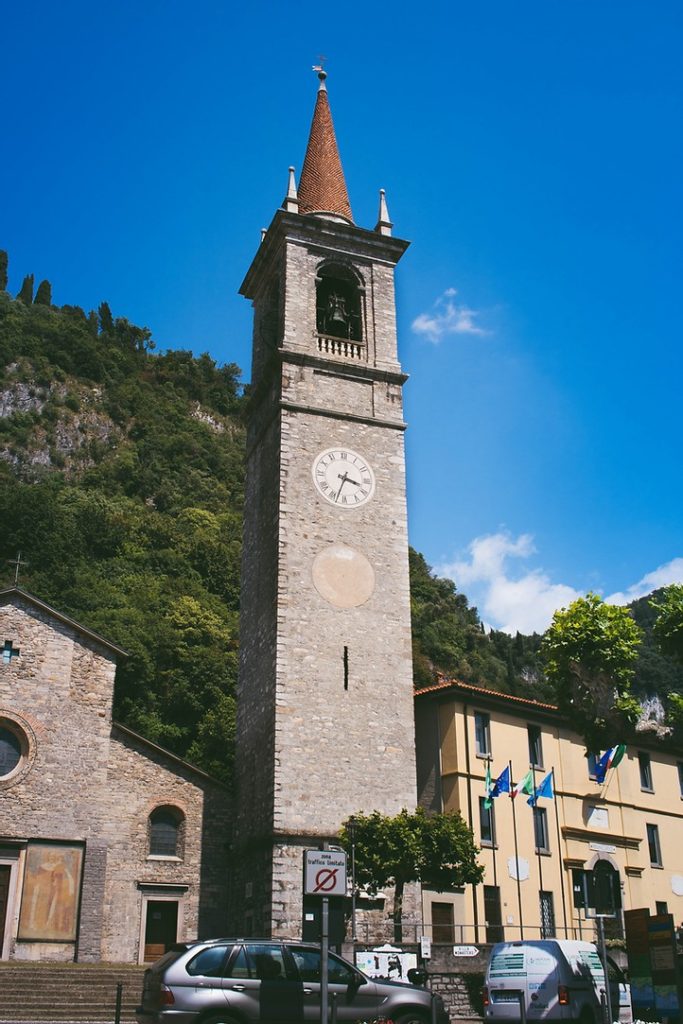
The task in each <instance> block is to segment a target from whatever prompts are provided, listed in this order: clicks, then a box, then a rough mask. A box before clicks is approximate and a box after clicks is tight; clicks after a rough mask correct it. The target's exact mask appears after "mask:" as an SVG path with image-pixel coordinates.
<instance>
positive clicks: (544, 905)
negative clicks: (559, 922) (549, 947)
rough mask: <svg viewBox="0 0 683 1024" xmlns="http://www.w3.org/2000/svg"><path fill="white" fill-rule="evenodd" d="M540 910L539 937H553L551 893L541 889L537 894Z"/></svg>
mask: <svg viewBox="0 0 683 1024" xmlns="http://www.w3.org/2000/svg"><path fill="white" fill-rule="evenodd" d="M538 897H539V904H540V911H541V938H542V939H553V938H554V937H555V906H554V904H553V894H552V893H551V892H546V890H545V889H541V891H540V892H539V894H538Z"/></svg>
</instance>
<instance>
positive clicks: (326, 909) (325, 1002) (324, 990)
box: [320, 896, 330, 1024]
mask: <svg viewBox="0 0 683 1024" xmlns="http://www.w3.org/2000/svg"><path fill="white" fill-rule="evenodd" d="M322 904H323V905H322V930H321V935H320V1021H321V1024H327V1021H328V1007H329V994H328V987H327V979H328V973H327V950H328V948H329V941H330V898H329V896H323V898H322Z"/></svg>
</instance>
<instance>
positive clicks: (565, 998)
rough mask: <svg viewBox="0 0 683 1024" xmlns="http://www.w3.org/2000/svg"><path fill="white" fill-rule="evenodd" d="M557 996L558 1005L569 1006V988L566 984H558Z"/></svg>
mask: <svg viewBox="0 0 683 1024" xmlns="http://www.w3.org/2000/svg"><path fill="white" fill-rule="evenodd" d="M557 996H558V999H557V1001H558V1003H559V1004H560V1006H569V989H568V988H567V986H566V985H558V987H557Z"/></svg>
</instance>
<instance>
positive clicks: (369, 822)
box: [340, 807, 484, 942]
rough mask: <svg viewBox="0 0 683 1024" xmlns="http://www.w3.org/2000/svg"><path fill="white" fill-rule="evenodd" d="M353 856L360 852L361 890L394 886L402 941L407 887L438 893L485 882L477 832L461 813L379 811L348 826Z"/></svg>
mask: <svg viewBox="0 0 683 1024" xmlns="http://www.w3.org/2000/svg"><path fill="white" fill-rule="evenodd" d="M340 840H341V843H342V846H343V847H344V849H345V850H346V851H347V852H349V853H350V852H351V848H352V846H353V848H354V856H355V867H356V885H358V886H360V887H363V886H365V887H367V889H368V892H369V893H370V894H374V893H376V892H377V891H378V890H379V889H381V888H383V887H384V886H390V885H391V886H393V887H394V938H395V940H396V941H397V942H400V941H401V940H402V929H401V914H402V901H403V893H404V890H405V886H406V885H407V884H408V883H410V882H422V883H423V884H424V885H426V886H428V887H429V888H430V889H435V890H436V891H437V892H443V891H450V890H451V889H453V888H456V887H459V886H463V885H470V884H473V885H476V884H477V883H478V882H480V881H481V880H482V878H483V874H484V871H483V868H482V866H481V865H480V864H478V863H477V854H478V853H479V849H478V847H477V846H476V845H475V843H474V836H473V835H472V830H471V829H470V828H469V827H468V826H467V825H466V824H465V822H464V820H463V818H462V817H461V816H460V815H459V814H457V813H452V814H434V815H428V814H427V813H426V811H425V810H424V809H423V808H422V807H418V808H417V810H416V811H413V812H410V811H407V810H405V809H404V810H402V811H401V812H400V813H399V814H397V815H395V816H394V817H390V816H387V815H384V814H380V813H379V811H373V812H372V814H357V815H354V816H353V817H352V818H349V819H348V820H347V821H345V822H344V825H343V827H342V830H341V833H340Z"/></svg>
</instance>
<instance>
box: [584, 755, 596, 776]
mask: <svg viewBox="0 0 683 1024" xmlns="http://www.w3.org/2000/svg"><path fill="white" fill-rule="evenodd" d="M598 761H599V758H598V755H597V754H589V755H588V757H587V758H586V763H587V765H588V778H589V779H595V778H597V764H598Z"/></svg>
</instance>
